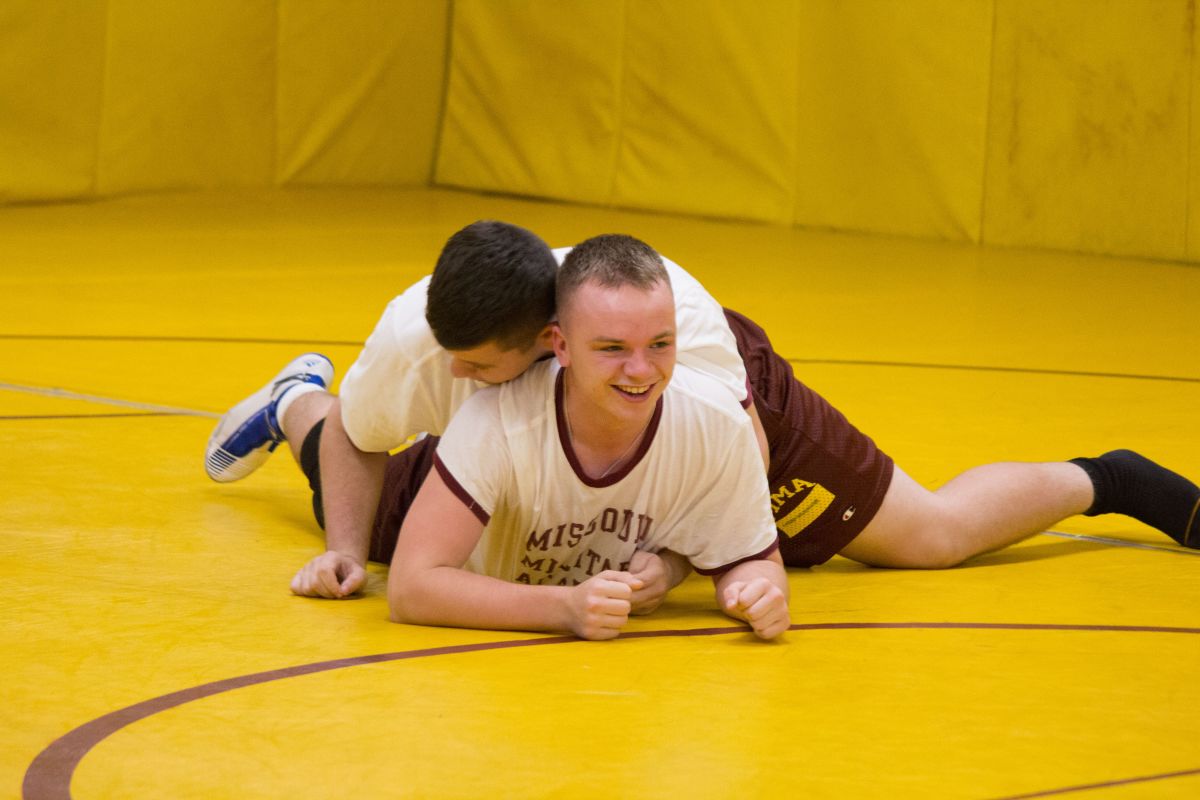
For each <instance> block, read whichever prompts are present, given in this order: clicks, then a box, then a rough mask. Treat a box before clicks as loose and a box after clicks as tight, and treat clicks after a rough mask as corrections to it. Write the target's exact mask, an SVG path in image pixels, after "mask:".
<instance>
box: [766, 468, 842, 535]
mask: <svg viewBox="0 0 1200 800" xmlns="http://www.w3.org/2000/svg"><path fill="white" fill-rule="evenodd" d="M833 499H834V496H833V492H831V491H829V490H828V489H826V488H825V487H824V486H821V485H820V484H818V483H810V482H808V481H802V480H800V479H799V478H794V479H793V480H792V482H791V485H787V484H784V485H783V486H780V487H779V489H778V490H776V491H774V492H772V493H771V512H772V513H773V514H774V515H775V527H777V528H779V530H780V531H781V532H782V533H783V534H784V535H785V536H787V537H788V538H791V537H793V536H795V535H796V534H798V533H800V532H801V531H802V530H804V529H805V528H807V527H808V526H809V525H811V524H813V523H814V522H816V521H817V517H819V516H821V514H823V513H825V509H827V508H829V506H830V504H831V503H833ZM785 507H789V508H791V510H790V511H788V512H787V513H786V514H784V516H783V517H780V516H779V514H780V512H782V511H783V509H784V508H785Z"/></svg>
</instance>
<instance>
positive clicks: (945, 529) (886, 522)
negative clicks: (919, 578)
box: [841, 468, 973, 569]
mask: <svg viewBox="0 0 1200 800" xmlns="http://www.w3.org/2000/svg"><path fill="white" fill-rule="evenodd" d="M959 516H960V515H959V514H958V513H957V511H956V506H955V505H954V504H953V503H950V502H947V501H946V500H945V498H942V497H939V496H938V495H937V494H935V493H934V492H930V491H929V490H927V489H925V488H923V487H921V486H919V485H918V484H917V483H916V482H915V481H913V480H912V478H910V477H908V475H906V474H904V473H903V472H902V471H901V470H900V469H899V468H897V469H896V473H895V475H894V476H893V479H892V485H891V487H890V488H889V489H888V493H887V495H886V496H885V497H884V500H883V503H882V505H881V506H880V508H879V511H878V513H877V514H876V515H875V518H874V519H873V520H871V523H870V524H869V525H867V527H866V529H865V530H864V531H863V532H862V533H861V534H859V535H858V537H857V538H855V539H854V541H852V542H850V544H848V545H846V547H845V548H843V549H842V551H841V554H842V555H843V556H845V557H846V558H850V559H853V560H855V561H858V562H860V563H863V564H867V565H869V566H873V567H890V568H893V569H948V568H950V567H956V566H958V565H959V564H961V563H963V562H964V561H966V560H967V559H968V558H970V557H971V556H972V555H973V553H972V552H971V551H970V550H969V548H968V547H967V546H965V541H966V540H965V538H964V537H963V536H962V533H963V531H964V527H965V525H966V520H963V519H960V518H959Z"/></svg>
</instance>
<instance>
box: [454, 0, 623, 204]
mask: <svg viewBox="0 0 1200 800" xmlns="http://www.w3.org/2000/svg"><path fill="white" fill-rule="evenodd" d="M624 7H625V4H624V3H623V2H622V0H563V1H562V2H555V3H546V2H543V1H542V0H456V2H455V3H454V22H453V33H452V44H451V62H450V75H449V78H448V80H447V96H446V101H445V117H444V124H443V126H442V133H441V143H440V145H439V149H438V161H437V172H436V180H437V181H438V182H439V183H441V184H443V185H448V186H461V187H466V188H471V189H484V190H489V191H503V192H513V193H516V194H529V195H536V196H539V197H550V198H555V199H561V200H576V201H580V202H585V203H605V202H607V201H608V197H609V194H610V192H611V184H612V170H613V164H614V161H615V158H616V154H617V132H618V130H617V128H618V125H619V120H620V114H619V111H620V109H619V101H620V87H619V83H620V80H621V70H622V68H621V52H622V48H623V36H624V29H625V13H624Z"/></svg>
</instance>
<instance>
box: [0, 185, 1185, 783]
mask: <svg viewBox="0 0 1200 800" xmlns="http://www.w3.org/2000/svg"><path fill="white" fill-rule="evenodd" d="M484 217H490V218H498V219H504V220H508V221H512V222H516V223H518V224H521V225H524V226H526V227H529V228H531V229H533V230H535V231H537V232H538V233H540V234H541V235H542V236H543V237H544V238H545V239H546V240H547V241H548V242H549V243H550V244H551V245H555V246H557V245H565V244H571V243H574V242H576V241H578V240H580V239H582V238H585V237H587V236H589V235H592V234H595V233H601V232H606V231H620V232H626V233H631V234H634V235H637V236H640V237H641V238H644V239H645V240H646V241H648V242H650V243H651V244H652V245H654V246H655V247H657V248H658V249H659V250H661V251H662V252H663V253H664V254H666V255H668V256H669V257H671V258H673V259H674V260H676V261H678V262H679V263H680V264H682V265H683V266H684V267H685V268H687V269H688V270H689V271H691V272H692V273H693V274H694V275H695V276H696V277H698V278H699V279H700V280H702V281H703V282H704V283H705V284H706V285H707V286H708V287H709V289H710V291H711V292H712V293H713V294H714V295H715V296H716V297H717V298H718V299H719V300H721V301H722V302H723V303H724V304H725V305H727V306H729V307H731V308H735V309H737V310H739V311H742V312H743V313H745V314H747V315H748V316H750V317H751V318H753V319H755V320H756V321H758V322H759V323H761V324H762V325H763V326H764V327H765V328H766V329H767V331H768V332H769V333H770V334H771V335H772V337H773V340H774V342H775V345H776V348H777V350H778V351H779V352H780V353H782V354H784V355H785V356H787V357H789V358H791V359H792V360H793V363H794V365H795V367H796V370H797V372H798V374H799V376H800V377H801V378H802V379H803V380H805V381H806V382H807V383H809V384H810V385H811V386H813V387H814V388H816V389H817V390H818V391H820V392H822V393H823V394H825V396H827V397H828V398H829V399H831V400H832V401H833V402H834V404H835V405H837V406H839V407H840V408H841V409H842V410H843V411H845V412H846V413H847V414H848V415H849V417H850V418H851V420H853V421H854V422H856V423H857V424H858V425H859V426H860V427H861V428H863V429H865V430H866V431H867V432H868V433H870V434H871V435H872V436H874V438H875V439H876V441H877V442H878V443H879V444H880V446H881V447H883V448H884V449H885V450H886V451H887V452H889V453H891V454H892V455H893V456H894V457H895V458H896V460H897V462H898V463H899V464H900V465H901V466H903V467H904V468H905V470H906V471H908V472H909V474H911V475H913V476H914V477H915V478H916V479H917V480H919V481H922V482H923V483H925V484H927V485H930V486H935V485H937V484H940V483H942V482H944V481H946V480H948V479H949V478H950V477H952V476H953V475H954V474H956V473H957V472H959V471H961V470H963V469H965V468H967V467H970V466H973V465H975V464H978V463H983V462H988V461H996V460H1010V459H1015V460H1026V459H1028V460H1035V459H1063V458H1070V457H1073V456H1077V455H1096V454H1099V453H1101V452H1104V451H1105V450H1108V449H1112V448H1115V447H1131V448H1133V449H1138V450H1141V451H1143V452H1145V453H1146V454H1147V455H1149V456H1151V457H1152V458H1155V459H1157V460H1159V461H1161V462H1162V463H1165V464H1166V465H1168V466H1170V467H1173V468H1175V469H1177V470H1179V471H1181V472H1183V473H1185V474H1188V475H1189V476H1190V477H1192V478H1193V479H1196V478H1197V477H1200V426H1198V425H1197V411H1200V268H1198V267H1197V266H1195V265H1188V264H1177V263H1163V262H1149V261H1133V260H1121V259H1113V258H1096V257H1084V256H1075V255H1067V254H1056V253H1047V252H1023V251H1011V250H992V249H982V248H977V247H974V246H969V245H958V244H938V243H929V242H921V241H915V240H906V239H888V238H879V237H860V236H855V235H850V234H840V233H825V232H812V231H799V230H793V229H787V228H776V227H766V226H760V225H749V224H737V223H730V222H716V221H704V220H696V219H683V218H675V217H667V216H661V215H649V214H637V213H632V212H613V211H604V210H597V209H591V208H582V207H577V206H569V205H560V204H549V203H537V202H532V201H523V200H516V199H509V198H499V197H489V196H483V195H474V194H465V193H456V192H450V191H427V190H413V191H382V190H381V191H369V190H364V191H349V190H347V191H332V190H327V191H312V192H306V191H289V192H247V193H222V194H212V195H209V194H193V195H180V196H157V197H133V198H126V199H121V200H114V201H107V202H100V203H94V204H74V205H56V206H27V207H9V208H5V209H2V210H0V446H2V452H3V456H2V460H0V476H2V485H3V490H2V491H3V502H2V503H0V528H2V531H3V536H2V538H0V553H3V557H2V558H0V579H2V580H3V592H2V593H0V607H2V609H3V614H2V619H3V628H2V629H0V630H2V631H3V641H4V649H3V656H2V659H3V660H2V662H0V663H2V668H3V675H4V678H3V683H2V685H3V700H4V703H3V707H4V711H5V715H4V720H5V724H4V725H3V728H2V732H0V797H13V798H17V797H24V798H29V799H30V800H32V798H65V797H73V798H78V799H79V800H93V799H96V798H160V797H172V798H220V797H231V798H232V797H236V798H285V797H414V798H430V797H436V798H441V797H460V798H478V797H522V798H523V797H605V798H626V797H648V798H659V797H662V798H668V797H669V798H745V797H788V798H796V797H837V798H866V797H881V798H882V797H886V798H895V797H913V798H958V797H962V798H1011V797H1043V796H1057V795H1068V796H1075V795H1077V796H1086V797H1094V798H1130V797H1156V798H1157V797H1197V796H1200V748H1198V747H1197V743H1198V742H1200V679H1198V676H1200V558H1197V557H1196V556H1197V555H1200V551H1186V550H1183V549H1182V548H1179V547H1177V546H1175V545H1174V543H1173V542H1171V541H1170V540H1169V539H1167V538H1166V537H1164V536H1161V535H1159V534H1157V533H1156V532H1154V531H1152V530H1150V529H1148V528H1145V527H1142V526H1140V525H1138V524H1136V523H1133V522H1131V521H1129V520H1126V519H1124V518H1118V517H1112V518H1097V519H1083V518H1079V519H1072V520H1069V521H1067V522H1065V523H1063V524H1062V525H1061V526H1059V527H1058V530H1057V531H1056V532H1049V533H1046V534H1043V535H1039V536H1036V537H1034V538H1032V539H1030V540H1028V541H1027V542H1025V543H1023V544H1022V545H1019V546H1017V547H1014V548H1011V549H1009V550H1007V551H1002V552H999V553H996V554H993V555H990V556H986V557H983V558H980V559H978V560H976V561H974V562H972V563H971V564H970V565H968V566H966V567H963V568H959V569H955V570H950V571H944V572H907V571H883V570H872V569H867V568H864V567H861V566H858V565H856V564H854V563H851V562H848V561H845V560H842V559H834V560H833V561H832V562H830V563H829V564H827V565H825V566H823V567H820V568H817V569H814V570H811V571H793V572H792V574H791V584H792V593H793V600H792V617H793V622H794V623H795V629H794V630H793V631H791V632H789V633H788V634H786V635H785V636H784V637H783V639H782V641H779V642H777V643H773V644H764V643H761V642H758V641H756V640H754V639H753V637H752V636H751V635H749V634H748V633H746V632H745V631H744V630H741V629H739V628H738V627H737V626H736V625H734V623H733V622H732V621H731V620H729V619H728V618H726V617H724V616H723V615H722V614H720V613H719V612H718V611H716V609H715V607H714V604H713V601H712V597H711V589H710V587H709V584H708V582H707V581H706V580H705V579H701V578H696V577H693V578H690V579H689V580H688V582H686V583H685V584H684V585H683V586H682V587H680V589H679V590H678V591H677V592H676V593H675V594H673V595H672V596H671V598H670V599H669V601H668V602H667V604H666V605H665V607H664V608H662V609H661V610H660V611H659V612H658V613H656V614H654V615H652V616H650V617H647V618H639V619H637V620H635V621H634V622H632V623H631V625H630V626H629V631H630V633H629V634H628V635H626V636H622V637H621V638H620V639H618V640H616V641H613V642H606V643H593V642H581V641H577V640H572V639H567V638H563V637H547V636H540V635H532V634H513V633H495V632H488V631H471V630H450V629H436V628H421V627H409V626H402V625H395V624H393V623H390V622H388V620H387V610H386V602H385V597H384V572H383V569H382V568H376V569H375V570H374V571H373V573H372V578H371V583H370V586H369V590H368V591H367V593H366V595H365V596H364V597H362V598H360V599H356V600H351V601H344V602H332V601H321V600H311V599H301V598H297V597H294V596H292V595H291V594H290V593H289V591H288V582H289V580H290V579H291V577H292V575H293V573H294V572H295V571H296V569H298V568H299V567H300V566H301V565H302V564H303V563H304V562H305V561H306V560H307V559H308V558H309V557H310V556H311V555H313V554H314V553H316V552H318V550H319V548H320V547H321V541H322V540H321V536H320V533H319V531H318V530H317V529H316V527H315V524H314V523H313V522H312V520H311V515H310V512H309V508H308V502H309V501H308V493H307V488H306V487H305V485H304V483H303V481H302V479H301V476H300V473H299V471H298V470H297V468H296V467H295V466H294V465H293V464H292V463H291V461H290V460H289V458H288V457H287V455H286V454H284V453H283V452H282V451H281V452H280V453H279V454H277V455H276V457H275V458H274V459H272V460H271V461H270V462H269V463H268V464H267V465H266V466H265V467H264V468H263V469H262V470H260V471H259V472H258V473H256V474H255V475H253V476H251V477H250V478H248V479H247V480H245V481H243V482H240V483H236V484H231V485H218V484H215V483H212V482H210V481H209V480H208V479H207V478H206V477H205V475H204V471H203V469H202V466H201V460H202V453H203V450H204V445H205V442H206V439H207V437H208V434H209V431H210V429H211V427H212V425H213V422H214V419H215V417H216V416H217V415H218V414H219V413H220V412H222V411H223V410H225V409H226V408H227V407H228V406H230V405H231V404H233V403H234V402H236V401H237V400H239V399H241V398H242V397H243V396H244V395H245V394H248V393H249V392H250V391H253V390H254V389H256V388H257V387H258V386H259V385H261V384H262V383H263V382H264V381H265V380H266V379H267V378H269V377H270V376H271V375H273V374H274V373H275V371H276V370H277V369H278V368H279V367H280V366H281V365H282V364H284V363H285V362H286V361H288V360H289V359H290V358H291V357H292V356H294V355H296V354H298V353H300V352H303V351H304V350H306V349H317V350H320V351H321V352H324V353H326V354H327V355H329V356H330V357H331V358H332V359H333V361H334V363H335V364H336V366H337V367H338V368H339V376H340V374H342V373H344V371H345V369H346V368H347V367H348V366H349V365H350V363H351V362H352V361H353V359H354V357H355V355H356V353H357V350H358V345H359V343H360V342H362V341H363V339H364V338H365V337H366V335H367V334H368V333H369V332H370V330H371V328H372V327H373V325H374V323H375V321H376V319H377V318H378V315H379V314H380V312H381V311H382V310H383V307H384V306H385V304H386V303H387V302H388V300H390V299H391V298H392V296H393V295H395V294H397V293H398V292H399V291H401V290H402V289H403V288H404V287H406V286H407V285H408V284H409V283H411V282H412V281H413V280H415V279H416V278H418V277H419V276H421V275H423V274H425V273H426V272H428V270H429V269H430V268H431V267H432V264H433V262H434V259H435V257H436V254H437V252H438V250H439V249H440V247H441V244H442V242H443V241H444V240H445V239H446V237H447V236H449V235H450V233H452V232H453V231H454V230H456V229H457V228H459V227H461V226H462V225H464V224H466V223H468V222H471V221H473V220H475V219H478V218H484Z"/></svg>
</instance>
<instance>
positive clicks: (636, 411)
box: [563, 374, 655, 477]
mask: <svg viewBox="0 0 1200 800" xmlns="http://www.w3.org/2000/svg"><path fill="white" fill-rule="evenodd" d="M564 390H565V391H564V394H563V413H564V415H565V416H566V422H567V431H568V433H569V435H570V438H571V447H572V449H573V450H574V451H575V457H576V458H578V459H579V463H580V464H581V465H582V466H583V468H584V471H585V472H587V474H588V475H590V476H592V477H600V476H602V475H607V474H609V473H612V472H616V471H617V470H619V469H620V468H621V467H623V466H624V465H625V464H627V463H628V462H629V460H630V458H631V457H632V456H633V454H634V453H635V452H636V451H637V449H638V443H639V442H641V440H642V438H643V437H644V435H645V433H646V430H647V428H648V427H649V425H650V420H651V419H652V418H653V417H654V408H655V404H654V403H645V404H642V405H638V406H633V407H622V405H620V404H621V403H622V401H621V398H619V397H616V396H614V397H613V398H612V399H613V403H612V404H611V407H606V406H605V405H603V404H601V403H598V402H596V401H595V400H593V399H592V398H590V397H587V396H585V394H584V393H583V392H582V391H580V390H579V389H578V388H572V386H571V380H570V375H569V374H568V375H567V381H566V384H565V386H564Z"/></svg>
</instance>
